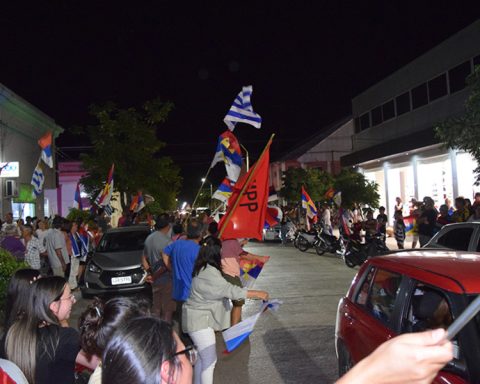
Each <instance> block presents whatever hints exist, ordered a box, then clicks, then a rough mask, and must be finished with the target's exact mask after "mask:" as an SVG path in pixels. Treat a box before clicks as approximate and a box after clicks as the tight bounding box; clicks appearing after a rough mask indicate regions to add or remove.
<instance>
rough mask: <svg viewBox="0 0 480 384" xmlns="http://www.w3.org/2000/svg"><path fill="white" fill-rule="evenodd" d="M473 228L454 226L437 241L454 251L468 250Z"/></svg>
mask: <svg viewBox="0 0 480 384" xmlns="http://www.w3.org/2000/svg"><path fill="white" fill-rule="evenodd" d="M472 234H473V228H454V229H451V230H450V231H448V232H446V233H445V234H444V235H443V236H441V237H439V238H438V240H437V243H438V244H440V245H443V246H444V247H445V248H449V249H454V250H456V251H468V246H469V244H470V238H471V237H472Z"/></svg>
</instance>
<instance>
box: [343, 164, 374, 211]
mask: <svg viewBox="0 0 480 384" xmlns="http://www.w3.org/2000/svg"><path fill="white" fill-rule="evenodd" d="M334 189H335V191H341V192H342V206H343V207H345V208H351V207H353V206H354V205H359V206H365V205H368V206H369V207H371V208H378V206H379V201H380V195H379V194H378V184H377V183H375V182H373V181H368V180H367V179H366V178H365V175H363V174H362V173H359V172H355V171H353V170H351V169H344V170H342V171H341V172H340V173H339V174H338V175H337V176H336V177H335V181H334Z"/></svg>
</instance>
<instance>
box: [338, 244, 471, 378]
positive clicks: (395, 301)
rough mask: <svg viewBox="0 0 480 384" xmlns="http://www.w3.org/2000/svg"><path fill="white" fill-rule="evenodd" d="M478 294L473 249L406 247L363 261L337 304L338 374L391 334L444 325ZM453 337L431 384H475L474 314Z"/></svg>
mask: <svg viewBox="0 0 480 384" xmlns="http://www.w3.org/2000/svg"><path fill="white" fill-rule="evenodd" d="M479 293H480V254H479V253H470V252H456V251H447V250H445V251H442V250H438V251H437V250H418V251H415V250H408V251H400V252H397V253H394V254H391V255H388V256H382V257H376V258H372V259H370V260H368V261H367V262H365V264H363V266H362V267H361V268H360V271H359V272H358V274H357V276H356V277H355V279H354V280H353V282H352V285H351V287H350V289H349V291H348V294H347V296H346V297H344V298H342V299H341V300H340V303H339V305H338V312H337V322H336V327H335V344H336V350H337V360H338V368H339V374H340V375H343V374H344V373H345V372H347V371H348V370H349V369H350V368H351V367H352V366H353V365H354V364H356V363H357V362H359V361H360V360H361V359H363V358H364V357H366V356H367V355H369V354H370V353H371V352H373V350H375V349H376V348H377V347H378V346H379V345H380V344H382V343H383V342H384V341H386V340H388V339H390V338H392V337H394V336H396V335H399V334H402V333H406V332H420V331H423V330H426V329H434V328H439V327H443V328H447V327H448V326H449V325H450V324H451V323H452V321H453V320H455V318H457V317H458V316H459V315H460V313H461V312H462V311H463V310H464V309H465V308H466V306H467V305H468V304H469V303H470V302H471V301H472V300H473V299H474V298H475V297H476V296H477V295H478V294H479ZM453 342H454V355H455V358H454V359H453V360H452V361H451V362H450V363H449V364H448V365H447V366H445V368H444V369H443V370H442V371H441V372H440V373H439V375H438V376H437V377H436V379H435V380H434V383H438V384H440V383H442V384H448V383H452V384H457V383H480V315H477V316H476V318H474V319H472V321H470V323H468V324H467V325H466V326H465V328H464V329H463V330H462V331H461V332H460V333H459V334H458V335H457V337H456V338H455V340H454V341H453ZM399 358H401V356H399Z"/></svg>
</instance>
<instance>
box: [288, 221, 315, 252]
mask: <svg viewBox="0 0 480 384" xmlns="http://www.w3.org/2000/svg"><path fill="white" fill-rule="evenodd" d="M318 241H319V229H318V228H317V227H316V226H314V227H313V228H312V229H311V230H310V231H308V232H307V231H305V230H302V229H301V230H298V231H297V233H296V236H295V240H294V241H293V245H294V246H295V247H297V248H298V249H299V250H300V251H302V252H306V251H307V250H308V249H309V248H310V247H315V245H316V244H317V243H318Z"/></svg>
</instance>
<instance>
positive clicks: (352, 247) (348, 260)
mask: <svg viewBox="0 0 480 384" xmlns="http://www.w3.org/2000/svg"><path fill="white" fill-rule="evenodd" d="M388 251H389V249H388V247H387V245H386V244H385V235H384V234H380V233H379V234H376V235H375V236H372V237H371V238H370V239H369V240H368V241H367V242H365V243H362V242H360V241H358V240H351V239H350V240H348V241H347V244H346V249H345V254H344V255H343V258H344V261H345V264H346V265H347V266H348V267H350V268H354V267H355V266H357V265H362V264H363V263H364V262H365V261H366V260H367V259H368V258H370V257H374V256H378V255H381V254H383V253H385V252H388Z"/></svg>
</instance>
